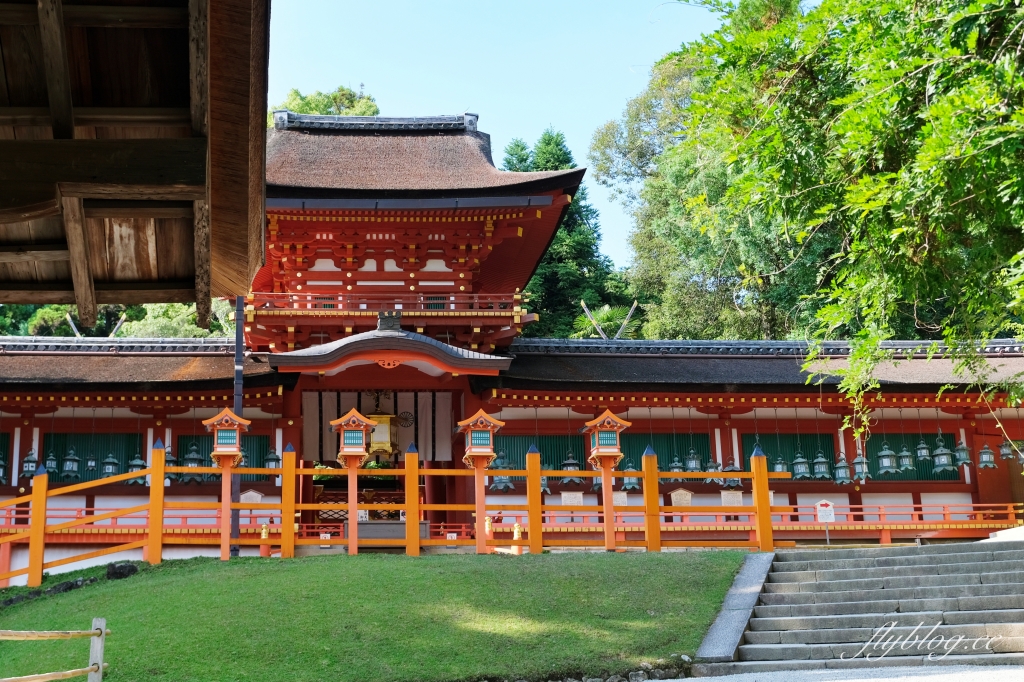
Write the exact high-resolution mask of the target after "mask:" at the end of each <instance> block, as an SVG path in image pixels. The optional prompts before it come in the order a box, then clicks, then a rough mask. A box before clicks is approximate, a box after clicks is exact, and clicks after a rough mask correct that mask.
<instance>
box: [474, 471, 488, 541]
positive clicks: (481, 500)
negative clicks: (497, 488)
mask: <svg viewBox="0 0 1024 682" xmlns="http://www.w3.org/2000/svg"><path fill="white" fill-rule="evenodd" d="M488 463H489V462H488V461H487V458H485V457H474V458H473V497H474V500H473V501H474V503H475V504H476V518H475V519H473V523H474V525H475V526H476V553H477V554H487V553H488V551H487V485H486V483H487V481H486V478H485V476H486V473H487V465H488Z"/></svg>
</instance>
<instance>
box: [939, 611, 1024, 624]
mask: <svg viewBox="0 0 1024 682" xmlns="http://www.w3.org/2000/svg"><path fill="white" fill-rule="evenodd" d="M942 620H943V622H944V623H946V624H948V625H967V624H971V623H1024V609H1002V610H991V611H951V612H949V613H945V614H943V619H942Z"/></svg>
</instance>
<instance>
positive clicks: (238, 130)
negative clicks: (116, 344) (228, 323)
mask: <svg viewBox="0 0 1024 682" xmlns="http://www.w3.org/2000/svg"><path fill="white" fill-rule="evenodd" d="M109 2H110V4H109V5H107V4H102V0H100V1H99V2H97V0H63V1H62V0H9V1H8V2H0V159H2V164H0V303H76V304H77V305H78V310H79V318H80V320H81V321H82V322H83V323H84V324H86V325H91V324H93V321H94V320H95V316H96V306H97V305H99V304H103V303H160V302H192V301H195V302H197V304H198V307H199V311H200V318H201V320H205V319H208V316H209V299H210V297H211V296H230V295H236V294H244V293H245V292H247V291H248V288H249V283H250V282H251V280H252V277H253V276H254V275H255V273H256V270H257V269H258V268H259V267H260V266H261V265H262V261H263V214H264V210H263V205H264V199H263V196H264V192H263V186H264V182H263V178H264V168H265V153H264V147H265V137H266V87H267V86H266V76H267V58H268V41H269V30H268V27H269V0H109Z"/></svg>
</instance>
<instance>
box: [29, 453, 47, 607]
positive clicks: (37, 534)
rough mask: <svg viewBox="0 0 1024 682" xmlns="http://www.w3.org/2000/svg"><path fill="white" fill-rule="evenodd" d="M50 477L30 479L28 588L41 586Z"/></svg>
mask: <svg viewBox="0 0 1024 682" xmlns="http://www.w3.org/2000/svg"><path fill="white" fill-rule="evenodd" d="M49 488H50V477H49V474H47V473H46V470H45V469H44V470H43V473H41V474H39V475H37V476H36V477H35V478H33V479H32V503H31V504H32V511H31V514H32V516H31V518H30V519H29V523H31V524H32V525H31V526H30V527H29V535H28V586H29V587H39V586H40V585H42V584H43V555H44V554H45V551H46V494H47V491H48V490H49Z"/></svg>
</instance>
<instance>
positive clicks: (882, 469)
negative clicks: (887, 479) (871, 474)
mask: <svg viewBox="0 0 1024 682" xmlns="http://www.w3.org/2000/svg"><path fill="white" fill-rule="evenodd" d="M877 458H878V475H879V476H891V475H893V474H895V473H897V472H898V471H899V470H898V469H897V468H896V453H895V452H893V451H892V448H890V447H889V443H888V441H882V449H881V450H879V451H878V455H877Z"/></svg>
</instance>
